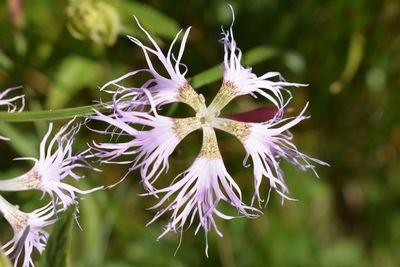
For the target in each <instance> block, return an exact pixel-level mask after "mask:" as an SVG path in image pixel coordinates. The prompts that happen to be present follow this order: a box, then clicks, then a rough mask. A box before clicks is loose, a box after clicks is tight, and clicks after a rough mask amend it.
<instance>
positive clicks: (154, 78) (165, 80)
mask: <svg viewBox="0 0 400 267" xmlns="http://www.w3.org/2000/svg"><path fill="white" fill-rule="evenodd" d="M135 19H136V17H135ZM136 22H137V24H138V26H139V27H140V29H141V30H142V31H143V32H144V33H145V35H146V36H147V37H148V39H149V41H150V43H151V46H146V45H144V44H143V43H142V42H141V41H140V40H139V39H137V38H135V37H133V36H128V38H129V39H130V40H131V41H132V42H133V43H135V44H136V45H138V46H139V47H140V48H141V49H142V50H143V53H144V56H145V58H146V62H147V65H148V68H146V69H139V70H136V71H132V72H129V73H127V74H125V75H123V76H121V77H119V78H117V79H115V80H113V81H110V82H108V83H106V84H105V85H104V86H103V87H102V89H103V88H106V87H108V86H109V85H115V86H116V87H117V88H118V89H117V91H116V92H115V93H116V94H117V95H119V96H120V99H125V100H127V101H130V102H131V103H132V102H135V101H143V102H145V101H146V100H147V99H148V98H147V97H146V96H145V95H144V94H143V91H142V89H146V90H148V91H149V92H150V94H151V95H152V98H153V100H154V104H155V106H156V107H161V106H163V105H165V104H168V103H172V102H183V103H185V104H187V105H189V106H191V107H192V108H193V109H194V110H196V111H198V110H199V109H200V108H201V107H202V101H203V99H202V98H201V97H199V96H198V95H197V93H196V92H195V91H194V89H193V88H192V86H191V85H190V84H189V82H188V81H187V80H186V78H185V75H186V72H187V67H186V65H184V64H183V63H182V62H181V60H182V56H183V51H184V49H185V45H186V41H187V38H188V35H189V32H190V28H188V29H187V30H186V31H185V33H184V34H183V37H182V41H181V45H180V47H179V51H178V55H177V56H174V54H173V52H172V49H173V47H174V44H175V43H176V41H177V40H178V38H179V37H180V35H181V32H182V31H180V32H179V33H178V34H177V35H176V37H175V39H174V40H173V41H172V43H171V45H170V47H169V49H168V52H167V53H166V54H165V53H164V52H163V51H162V50H161V48H160V47H159V46H158V44H157V42H156V41H155V40H154V39H153V38H152V37H151V35H150V34H149V33H148V32H147V31H146V30H145V29H144V28H143V27H142V26H141V25H140V23H139V21H138V20H137V19H136ZM152 56H155V57H156V58H157V60H158V61H159V63H161V65H162V67H163V68H164V71H165V72H166V75H164V76H163V75H162V74H160V72H159V71H157V70H156V69H155V67H154V64H153V61H152V60H151V57H152ZM182 69H183V71H182ZM143 72H145V73H149V74H150V75H151V79H149V80H147V81H146V82H145V83H144V84H142V85H141V86H140V87H125V86H123V85H121V84H120V82H121V81H123V80H125V79H127V78H129V77H131V76H134V75H136V74H138V73H143ZM119 104H120V105H123V104H124V103H123V101H120V103H119ZM125 107H126V105H125ZM128 107H129V106H128Z"/></svg>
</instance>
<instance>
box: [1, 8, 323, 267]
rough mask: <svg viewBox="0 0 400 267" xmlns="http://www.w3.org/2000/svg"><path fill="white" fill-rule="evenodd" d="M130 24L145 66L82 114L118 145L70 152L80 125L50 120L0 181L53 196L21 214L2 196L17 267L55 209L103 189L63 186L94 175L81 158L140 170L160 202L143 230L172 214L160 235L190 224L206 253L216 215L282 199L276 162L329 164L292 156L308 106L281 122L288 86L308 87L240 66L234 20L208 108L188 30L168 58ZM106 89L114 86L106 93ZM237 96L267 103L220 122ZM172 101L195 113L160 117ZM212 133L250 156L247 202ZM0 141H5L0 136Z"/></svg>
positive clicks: (42, 241)
mask: <svg viewBox="0 0 400 267" xmlns="http://www.w3.org/2000/svg"><path fill="white" fill-rule="evenodd" d="M232 13H233V11H232ZM136 21H137V20H136ZM137 23H138V25H139V27H140V28H141V29H142V30H143V32H144V33H145V35H146V36H147V38H148V40H149V43H150V45H149V46H148V45H145V44H144V43H142V42H141V41H140V40H139V39H137V38H135V37H132V36H129V39H130V40H131V41H132V42H133V43H135V44H136V45H137V46H139V47H140V48H141V49H142V51H143V53H144V56H145V59H146V62H147V67H146V68H143V69H139V70H135V71H132V72H129V73H127V74H125V75H123V76H121V77H120V78H117V79H115V80H112V81H110V82H108V83H107V84H105V85H104V86H103V87H102V88H101V90H105V91H106V92H108V93H111V94H112V99H113V101H112V103H111V104H110V103H107V104H104V106H105V108H106V110H107V112H104V113H101V112H99V111H97V110H94V115H92V116H89V117H88V118H86V119H87V121H90V120H95V121H101V122H103V123H105V124H106V125H107V127H106V128H105V129H104V130H103V129H92V128H91V129H92V130H93V131H96V132H98V133H101V134H106V135H110V136H111V137H117V138H116V140H117V141H115V140H113V139H112V140H111V141H108V142H100V143H99V142H95V141H93V145H92V147H91V148H89V149H87V150H85V151H83V152H82V153H78V154H75V153H73V150H72V145H73V143H74V140H75V136H76V134H77V133H78V131H79V130H80V126H81V125H80V124H76V123H75V122H74V120H71V121H70V122H68V123H67V124H66V125H64V126H63V127H61V129H60V130H59V131H58V132H56V133H55V134H54V135H53V138H50V136H51V135H52V132H53V124H52V123H50V125H49V129H48V131H47V133H46V134H45V135H44V137H43V140H42V141H41V143H40V147H39V154H40V155H39V157H38V158H32V157H26V158H18V160H31V161H33V163H34V164H33V167H32V168H31V169H30V170H29V171H27V172H26V173H25V174H23V175H20V176H18V177H15V178H11V179H7V180H0V192H5V191H9V192H10V191H26V190H39V191H41V192H42V193H43V194H42V199H43V198H44V197H45V196H46V195H47V196H48V198H49V199H50V201H49V202H48V204H46V205H45V206H43V207H42V208H39V209H37V210H35V211H33V212H30V213H26V212H23V211H21V210H20V209H19V207H17V206H14V205H12V204H10V203H9V202H8V201H7V200H6V199H5V198H4V197H3V196H1V195H0V213H1V214H2V215H3V216H4V218H5V219H6V220H7V221H8V223H9V224H10V225H11V227H12V229H13V231H14V236H13V238H12V239H11V240H10V241H9V242H8V243H6V244H5V245H4V246H3V249H5V253H6V254H7V255H11V256H12V259H13V260H14V264H15V266H17V265H21V264H22V266H24V267H25V266H33V265H34V263H33V260H32V256H31V254H32V252H33V250H34V249H35V250H37V251H38V252H39V253H42V251H43V250H44V249H45V246H46V242H47V239H48V236H49V234H48V232H47V231H46V230H45V229H44V228H45V227H46V226H48V225H51V224H53V223H55V222H56V221H57V218H58V213H60V212H62V211H65V210H66V209H67V208H68V207H69V206H71V205H76V204H77V201H78V200H79V198H80V197H79V195H81V194H88V193H91V192H93V191H96V190H98V189H101V188H103V187H98V188H94V189H91V190H80V189H78V188H76V187H74V186H72V185H70V184H68V183H66V182H65V179H66V178H67V177H70V178H72V179H75V180H79V179H81V178H82V177H81V176H79V175H78V174H76V172H75V169H76V168H87V169H91V170H95V171H97V169H95V168H93V167H92V166H91V165H90V164H89V163H88V161H87V159H88V158H92V159H93V158H95V159H98V160H99V161H100V162H102V163H118V164H129V165H130V167H129V171H128V173H127V174H126V175H125V176H124V177H123V178H122V179H121V180H120V181H122V180H124V179H125V177H127V175H128V174H129V173H130V172H131V171H133V170H138V171H139V172H140V176H141V182H142V184H143V185H144V188H145V190H146V193H144V194H143V195H145V196H156V197H157V198H158V200H159V201H158V203H157V204H156V205H154V206H153V207H151V209H157V210H158V211H157V212H156V214H155V215H154V217H153V219H152V220H151V221H150V222H149V224H150V223H152V222H154V221H155V220H157V219H158V218H160V217H162V216H166V215H167V214H168V216H169V220H168V223H167V224H166V225H165V227H164V230H163V231H162V233H161V234H160V236H159V238H161V237H163V236H164V235H166V234H167V233H169V232H179V233H182V232H183V231H185V230H186V229H188V228H190V227H191V226H192V225H195V233H197V232H198V231H199V230H201V229H203V230H204V233H205V238H206V244H207V245H206V253H207V246H208V242H207V236H208V233H209V232H210V231H211V230H215V232H216V233H217V234H218V235H220V236H222V233H221V231H220V230H219V229H218V227H217V224H216V218H217V217H219V218H222V219H227V220H230V219H234V218H238V217H245V218H251V219H252V218H256V217H258V216H260V214H261V213H262V211H261V208H262V204H263V202H265V199H264V195H265V196H268V197H269V195H270V192H271V191H272V190H273V191H275V192H276V193H278V194H279V195H280V196H281V197H282V200H283V199H291V198H290V197H289V196H288V188H287V186H286V183H285V180H284V173H283V171H282V170H281V167H280V165H281V161H283V160H285V161H287V162H289V163H291V164H292V165H294V166H296V167H297V168H299V169H300V170H308V169H311V170H312V171H314V173H315V174H317V173H316V171H315V166H314V164H320V165H328V164H327V163H325V162H323V161H320V160H318V159H314V158H311V157H309V156H307V155H305V154H303V153H301V152H299V151H298V149H297V147H296V146H295V145H294V144H293V143H292V141H291V140H292V134H291V133H290V132H289V130H290V129H291V128H292V127H294V126H295V125H297V124H298V123H300V122H301V121H302V120H304V119H306V118H308V117H307V116H305V115H304V114H305V111H306V108H307V106H308V103H307V104H306V105H305V107H304V108H303V110H302V111H301V112H300V113H299V115H297V116H293V117H287V116H286V114H285V110H286V109H287V106H288V104H289V103H290V100H291V99H292V95H291V92H290V90H289V89H287V88H288V87H303V86H306V85H304V84H300V83H290V82H286V81H285V80H284V79H283V77H282V76H281V75H280V74H279V73H278V72H267V73H265V74H263V75H261V76H257V75H256V74H255V73H254V72H253V71H252V69H251V68H248V67H244V66H243V65H242V52H241V50H240V49H239V48H238V47H237V45H236V42H235V39H234V37H233V30H232V27H233V23H232V25H231V26H230V28H229V29H228V30H227V31H225V30H223V31H222V38H221V40H220V42H221V43H222V45H223V48H224V58H223V80H222V83H221V87H220V89H219V91H218V93H217V94H216V96H215V97H214V99H213V100H212V102H211V103H210V104H209V105H207V104H206V101H205V98H204V96H203V95H201V94H198V93H197V92H196V91H195V90H194V88H193V87H192V86H191V84H190V82H189V81H188V80H187V79H186V77H185V76H186V73H187V71H188V68H187V67H186V65H185V64H183V63H182V57H183V53H184V50H185V47H186V42H187V40H188V36H189V32H190V28H188V29H187V30H186V31H184V32H183V35H182V36H181V34H182V31H181V32H179V33H178V34H177V35H176V37H175V39H174V40H173V42H172V44H171V45H170V47H169V49H168V51H167V52H166V53H165V52H164V51H162V50H161V48H160V47H159V45H158V44H157V42H156V41H155V40H154V39H153V38H152V37H151V35H150V34H149V33H148V32H147V31H146V30H145V29H144V28H143V27H142V26H141V25H140V23H139V22H138V21H137ZM178 39H181V43H180V45H179V49H178V53H177V54H174V53H173V50H174V45H175V43H176V42H177V40H178ZM154 58H156V60H157V62H155V61H154ZM160 64H161V66H162V68H163V69H158V70H157V69H156V67H155V66H156V65H160ZM143 73H145V74H146V75H150V79H148V80H147V81H145V82H144V83H143V84H142V85H141V86H139V87H126V86H123V85H122V84H121V82H122V81H124V80H125V79H127V78H129V77H131V76H136V75H140V74H143ZM111 86H115V87H116V89H108V88H109V87H111ZM15 89H17V88H11V89H8V90H6V91H4V92H3V93H0V106H5V107H6V108H7V111H8V112H15V111H21V110H22V109H23V107H24V97H23V96H16V97H11V98H8V99H6V96H7V95H8V94H9V93H10V92H11V91H13V90H15ZM242 95H251V96H253V97H258V96H261V97H262V98H263V99H265V100H266V101H267V102H268V103H270V105H272V106H273V107H272V108H271V107H269V108H265V109H261V110H255V111H250V112H247V113H243V114H236V115H230V116H225V117H222V116H221V115H220V113H221V110H222V109H223V108H224V107H225V106H226V105H227V104H228V103H230V102H231V101H232V100H234V99H236V98H237V97H239V96H242ZM17 102H21V103H22V107H21V108H18V107H17V104H16V103H17ZM174 102H180V103H183V104H186V105H188V106H189V107H191V108H192V109H193V110H194V112H195V116H193V117H187V118H171V117H168V116H164V115H160V114H159V112H158V111H159V110H160V109H161V108H162V107H163V106H165V105H166V104H169V103H174ZM216 129H218V130H222V131H225V132H227V133H229V134H231V135H233V136H234V137H236V138H237V139H238V140H239V141H240V142H241V143H242V145H243V147H244V150H245V151H246V157H245V159H244V161H243V165H244V166H245V167H248V166H249V165H250V164H247V161H248V160H249V159H250V160H251V165H252V169H253V176H254V178H253V191H254V193H253V197H252V199H251V201H249V203H248V202H247V201H246V200H245V198H244V197H243V196H242V191H241V188H240V187H239V185H238V183H237V181H236V179H235V178H233V177H232V176H231V175H230V174H229V172H228V170H227V168H226V166H225V164H224V160H223V158H222V155H221V152H220V150H219V145H218V140H217V137H216V132H215V130H216ZM197 130H201V131H202V133H203V140H202V146H201V149H200V151H199V153H198V155H197V157H196V158H195V159H194V161H193V163H192V164H191V166H190V167H189V168H188V169H186V170H184V171H182V172H181V173H180V174H179V175H177V176H176V177H175V179H173V181H172V182H171V183H170V185H169V186H167V187H165V188H158V187H157V183H156V182H157V180H158V179H161V178H160V177H161V176H162V174H163V173H165V172H167V171H168V169H169V159H170V157H171V155H172V153H173V152H174V150H175V149H176V147H177V146H178V144H179V143H181V141H182V140H183V139H184V138H185V137H186V136H188V135H189V134H190V133H192V132H194V131H197ZM120 137H121V139H120ZM0 139H2V140H9V139H8V138H6V137H1V136H0ZM118 140H123V141H118ZM122 158H123V159H122ZM264 183H267V185H268V187H269V192H267V193H264V192H263V189H262V187H261V185H262V184H264ZM268 197H267V198H268ZM267 202H268V199H267ZM223 203H225V204H224V206H231V207H232V208H231V212H227V211H225V209H224V211H222V209H221V206H222V205H221V204H223ZM228 210H229V209H228ZM21 257H23V259H22V260H20V258H21Z"/></svg>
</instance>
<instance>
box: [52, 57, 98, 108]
mask: <svg viewBox="0 0 400 267" xmlns="http://www.w3.org/2000/svg"><path fill="white" fill-rule="evenodd" d="M99 73H101V71H100V65H99V64H98V63H96V62H95V61H93V60H90V59H88V58H85V57H80V56H70V57H67V58H66V59H65V60H64V61H63V62H62V63H61V65H60V67H59V68H58V70H57V73H56V75H55V81H54V83H53V85H52V86H51V87H50V88H49V96H48V98H47V107H49V108H62V107H64V106H65V104H67V103H68V101H69V100H70V99H71V98H72V97H73V96H74V95H75V94H76V93H77V92H78V91H79V90H81V89H83V88H84V87H86V86H90V85H91V84H93V83H95V81H96V80H97V79H98V78H99V76H98V75H99Z"/></svg>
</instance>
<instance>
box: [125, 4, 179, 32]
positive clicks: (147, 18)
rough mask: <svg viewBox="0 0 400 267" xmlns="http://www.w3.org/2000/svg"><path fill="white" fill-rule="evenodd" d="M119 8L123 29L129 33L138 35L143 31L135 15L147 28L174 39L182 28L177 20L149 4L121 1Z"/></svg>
mask: <svg viewBox="0 0 400 267" xmlns="http://www.w3.org/2000/svg"><path fill="white" fill-rule="evenodd" d="M118 10H119V12H120V13H121V16H122V18H123V29H124V30H125V31H126V32H125V33H127V34H133V35H136V36H137V35H138V33H139V32H141V31H140V30H139V28H138V26H137V25H136V22H135V21H134V20H133V16H136V17H137V18H138V19H139V21H140V23H141V24H142V25H143V26H144V27H145V28H146V30H149V31H150V32H152V33H155V34H156V35H159V36H161V37H164V38H168V39H173V38H175V35H176V34H177V33H178V31H179V30H180V28H179V26H178V23H177V22H176V21H174V20H173V19H171V18H170V17H168V16H166V15H164V14H163V13H161V12H159V11H158V10H156V9H154V8H153V7H151V6H149V5H147V4H143V3H139V2H136V1H135V2H133V1H121V3H120V6H119V8H118Z"/></svg>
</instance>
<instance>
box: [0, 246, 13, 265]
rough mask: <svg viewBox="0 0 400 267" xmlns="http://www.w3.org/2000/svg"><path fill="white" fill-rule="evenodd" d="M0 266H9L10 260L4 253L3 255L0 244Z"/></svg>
mask: <svg viewBox="0 0 400 267" xmlns="http://www.w3.org/2000/svg"><path fill="white" fill-rule="evenodd" d="M0 266H2V267H11V266H12V265H11V262H10V260H9V259H8V257H7V256H6V255H4V251H3V249H1V244H0Z"/></svg>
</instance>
